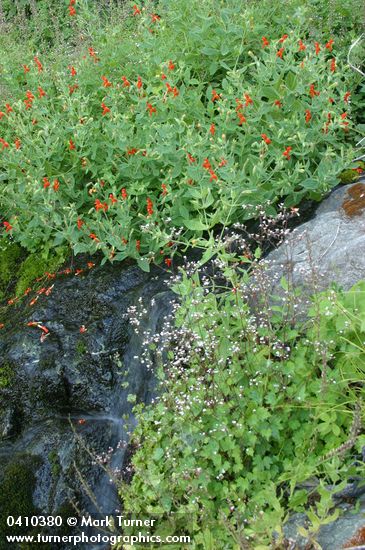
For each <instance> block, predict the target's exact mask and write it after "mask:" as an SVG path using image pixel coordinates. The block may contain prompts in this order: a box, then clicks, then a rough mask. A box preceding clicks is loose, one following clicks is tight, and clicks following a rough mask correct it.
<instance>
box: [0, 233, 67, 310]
mask: <svg viewBox="0 0 365 550" xmlns="http://www.w3.org/2000/svg"><path fill="white" fill-rule="evenodd" d="M68 254H69V249H68V248H67V247H66V246H59V247H57V248H54V249H51V250H47V251H44V252H43V253H32V254H28V253H27V252H26V251H25V250H24V249H23V248H22V247H21V246H19V245H18V244H15V243H11V242H6V241H0V300H4V299H5V298H8V297H9V296H10V295H11V296H12V297H13V296H14V295H16V296H22V295H23V294H24V291H25V290H26V289H27V288H28V287H30V286H32V284H33V283H34V281H35V279H37V278H38V277H41V276H42V275H44V273H45V272H50V273H53V272H54V271H56V270H57V269H58V268H59V267H60V266H61V265H62V264H63V263H64V262H65V260H66V258H67V256H68Z"/></svg>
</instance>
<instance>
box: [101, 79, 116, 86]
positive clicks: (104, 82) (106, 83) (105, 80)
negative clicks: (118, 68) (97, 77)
mask: <svg viewBox="0 0 365 550" xmlns="http://www.w3.org/2000/svg"><path fill="white" fill-rule="evenodd" d="M101 80H102V81H103V86H104V88H109V87H110V86H113V84H112V83H111V82H110V81H109V80H108V79H107V77H106V76H102V77H101Z"/></svg>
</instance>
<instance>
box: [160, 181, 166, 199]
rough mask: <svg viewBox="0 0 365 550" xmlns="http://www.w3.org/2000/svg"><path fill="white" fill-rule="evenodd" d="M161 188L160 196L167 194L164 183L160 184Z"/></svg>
mask: <svg viewBox="0 0 365 550" xmlns="http://www.w3.org/2000/svg"><path fill="white" fill-rule="evenodd" d="M161 189H162V196H163V197H165V196H166V195H167V187H166V184H165V183H163V184H162V185H161Z"/></svg>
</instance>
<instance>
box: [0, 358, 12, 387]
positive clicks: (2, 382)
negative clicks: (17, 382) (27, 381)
mask: <svg viewBox="0 0 365 550" xmlns="http://www.w3.org/2000/svg"><path fill="white" fill-rule="evenodd" d="M13 380H14V367H13V365H11V364H10V363H8V362H5V363H3V364H2V365H0V390H1V389H3V388H8V387H9V386H10V385H11V383H12V381H13Z"/></svg>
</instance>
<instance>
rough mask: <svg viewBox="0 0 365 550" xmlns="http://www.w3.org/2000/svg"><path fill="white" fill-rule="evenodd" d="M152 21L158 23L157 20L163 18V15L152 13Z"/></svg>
mask: <svg viewBox="0 0 365 550" xmlns="http://www.w3.org/2000/svg"><path fill="white" fill-rule="evenodd" d="M150 15H151V22H152V23H156V22H157V21H159V20H160V19H161V17H160V16H159V15H157V13H151V14H150Z"/></svg>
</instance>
